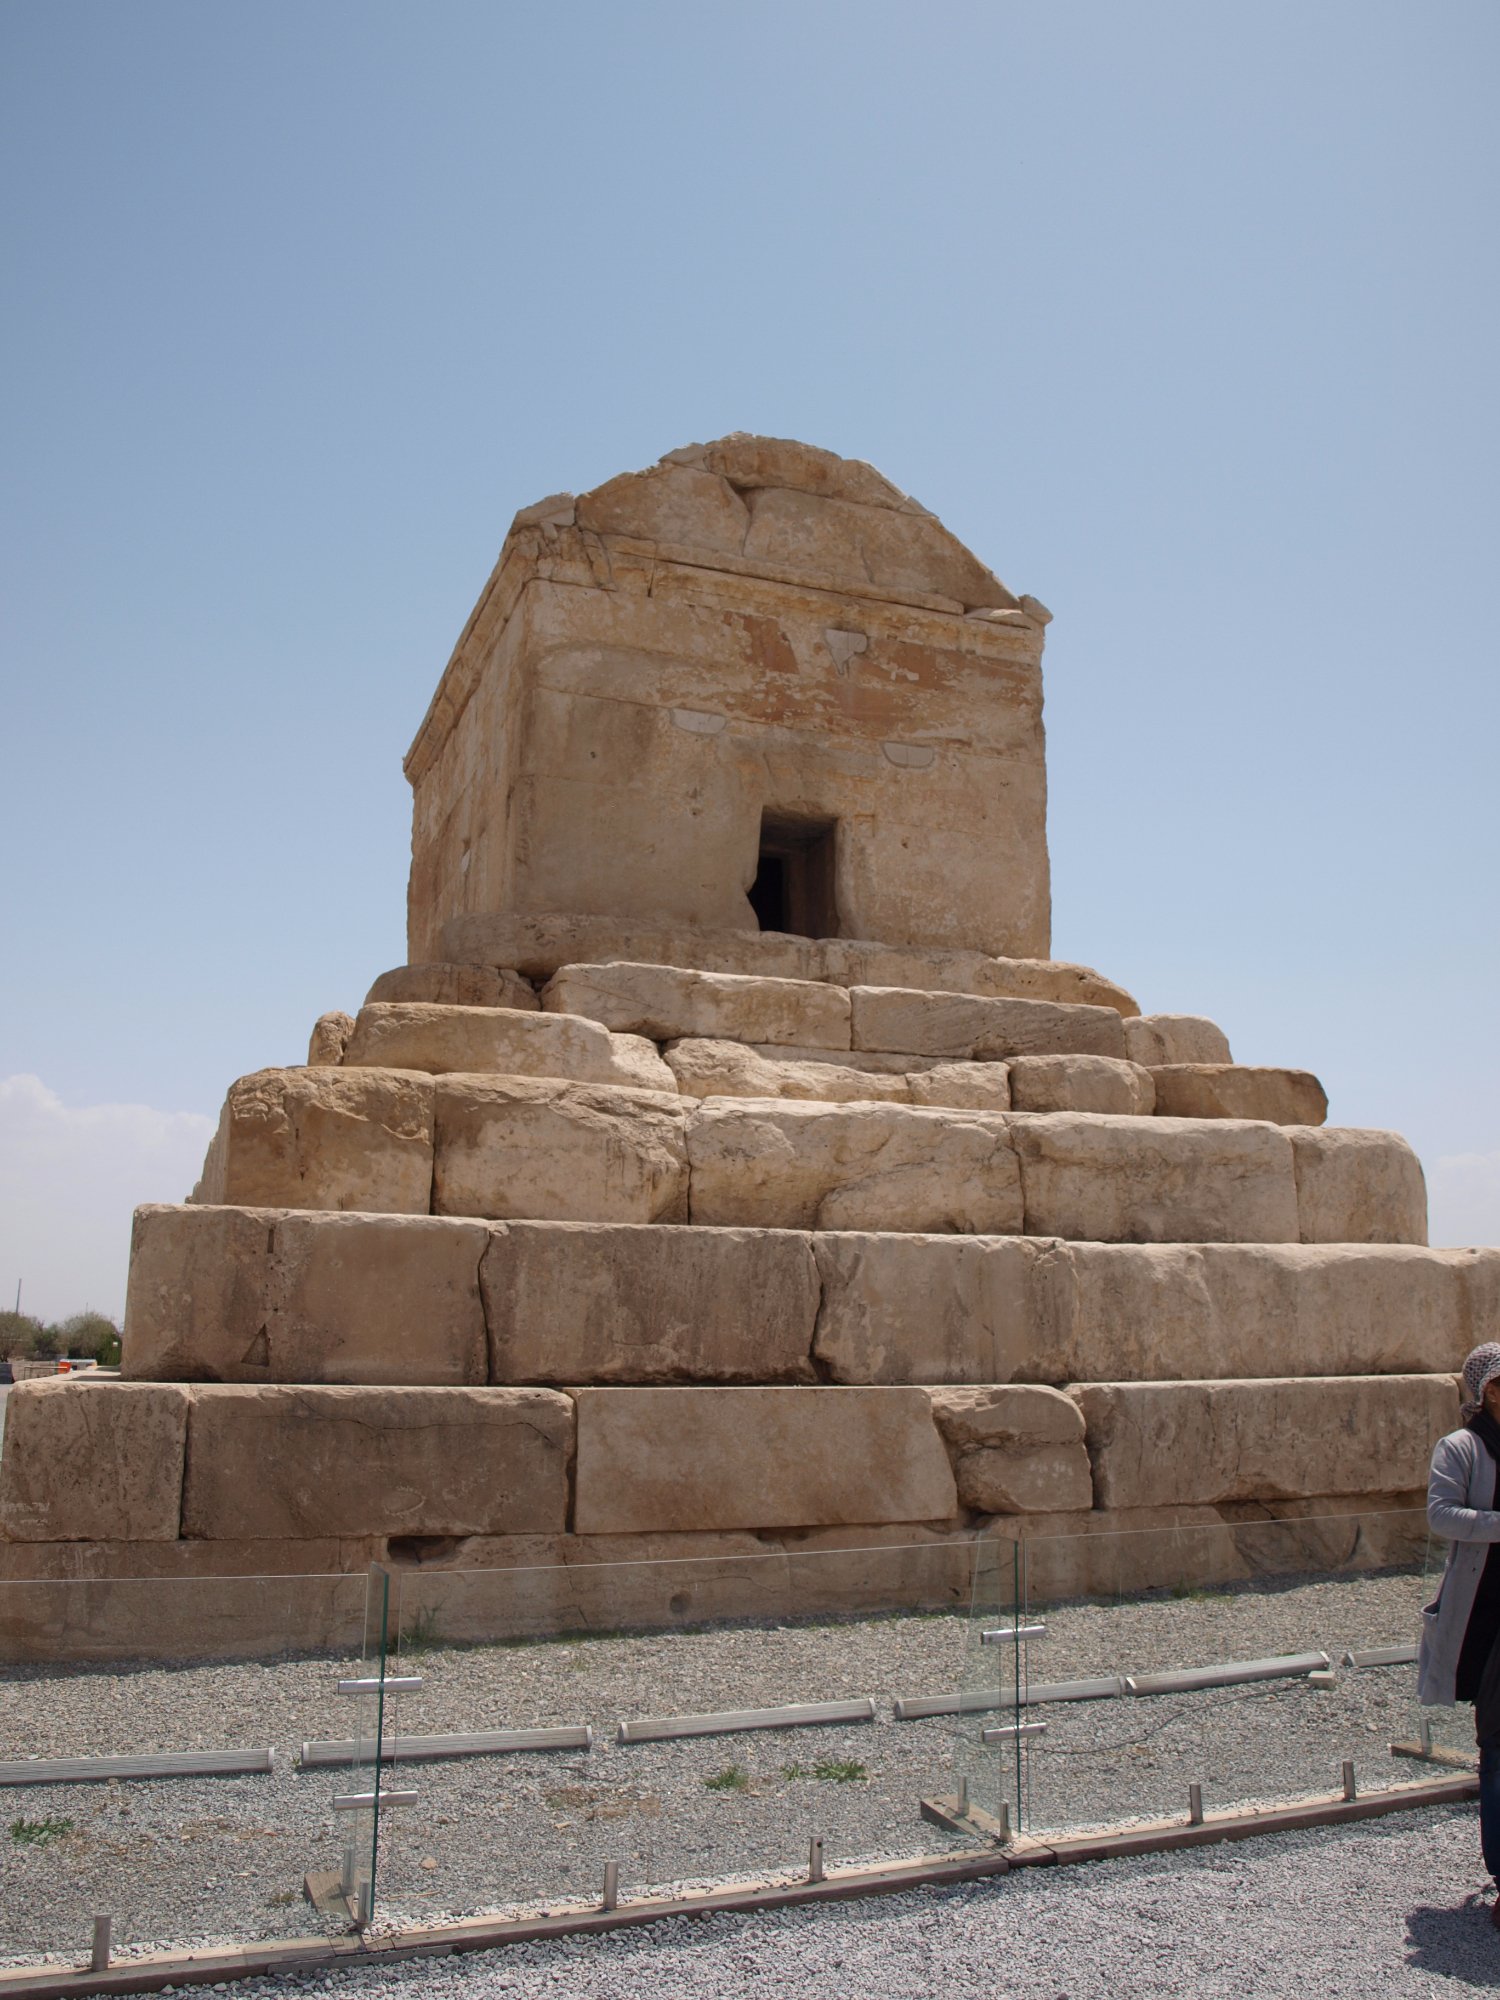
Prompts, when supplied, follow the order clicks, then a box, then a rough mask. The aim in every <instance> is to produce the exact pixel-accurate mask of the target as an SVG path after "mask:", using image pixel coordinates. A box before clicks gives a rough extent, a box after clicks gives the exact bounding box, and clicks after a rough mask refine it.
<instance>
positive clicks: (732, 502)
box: [575, 465, 750, 556]
mask: <svg viewBox="0 0 1500 2000" xmlns="http://www.w3.org/2000/svg"><path fill="white" fill-rule="evenodd" d="M575 518H576V520H577V523H578V526H579V527H580V528H587V529H589V530H590V531H591V532H592V533H594V534H599V535H628V536H632V537H635V538H637V539H639V540H641V541H651V542H668V543H672V544H675V545H676V546H678V547H680V548H692V549H706V550H718V551H719V552H720V553H721V554H724V555H732V556H737V555H738V554H739V553H740V551H741V549H742V547H743V546H744V541H745V535H746V532H747V530H748V529H749V526H750V515H749V511H748V509H747V508H746V506H745V503H744V501H743V500H742V499H741V498H740V496H739V495H738V494H737V493H736V492H735V490H734V488H733V487H732V486H731V485H730V484H729V482H728V480H727V479H720V478H718V477H717V476H716V475H715V474H714V473H711V472H705V471H704V470H703V469H702V468H701V467H699V466H691V465H655V466H652V467H651V468H650V469H649V470H648V471H645V472H626V473H622V474H621V475H620V477H619V478H618V479H611V480H610V481H608V483H607V484H606V485H604V486H600V487H596V488H595V490H594V491H593V492H592V493H585V494H583V495H581V496H580V498H579V501H578V507H577V513H576V517H575Z"/></svg>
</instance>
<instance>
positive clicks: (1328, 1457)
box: [1073, 1375, 1458, 1508]
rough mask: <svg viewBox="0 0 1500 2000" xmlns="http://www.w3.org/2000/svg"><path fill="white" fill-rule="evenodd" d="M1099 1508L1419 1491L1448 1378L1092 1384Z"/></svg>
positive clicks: (1451, 1407)
mask: <svg viewBox="0 0 1500 2000" xmlns="http://www.w3.org/2000/svg"><path fill="white" fill-rule="evenodd" d="M1073 1395H1074V1396H1075V1398H1076V1399H1077V1402H1078V1405H1079V1408H1080V1409H1081V1410H1082V1411H1083V1416H1084V1421H1085V1423H1086V1425H1087V1427H1088V1448H1089V1457H1090V1458H1091V1459H1092V1461H1093V1466H1094V1492H1095V1497H1096V1501H1097V1504H1098V1505H1099V1506H1100V1507H1106V1508H1116V1507H1155V1506H1162V1505H1165V1504H1167V1503H1168V1502H1175V1503H1178V1504H1181V1503H1184V1502H1190V1503H1191V1502H1202V1503H1206V1504H1211V1505H1216V1506H1222V1505H1225V1504H1227V1503H1229V1502H1232V1501H1241V1500H1272V1499H1299V1498H1302V1497H1304V1496H1308V1497H1310V1496H1313V1495H1327V1494H1361V1493H1368V1494H1374V1493H1390V1492H1410V1491H1412V1490H1413V1489H1416V1488H1419V1487H1421V1486H1423V1485H1425V1483H1426V1479H1427V1465H1428V1460H1429V1458H1430V1456H1431V1453H1432V1447H1433V1443H1434V1442H1435V1440H1436V1439H1438V1438H1439V1437H1441V1436H1442V1435H1443V1433H1444V1432H1445V1431H1448V1430H1451V1429H1452V1428H1453V1426H1454V1424H1455V1423H1456V1422H1457V1419H1458V1403H1457V1396H1456V1393H1455V1389H1454V1378H1453V1377H1452V1376H1451V1375H1365V1376H1348V1375H1340V1376H1304V1377H1301V1378H1299V1379H1296V1380H1291V1381H1275V1380H1267V1381H1225V1382H1090V1383H1082V1384H1080V1385H1079V1386H1078V1387H1076V1388H1075V1389H1074V1390H1073Z"/></svg>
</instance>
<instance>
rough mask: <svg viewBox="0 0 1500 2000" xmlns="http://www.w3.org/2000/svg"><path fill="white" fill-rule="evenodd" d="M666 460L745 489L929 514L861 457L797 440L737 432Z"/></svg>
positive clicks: (671, 454)
mask: <svg viewBox="0 0 1500 2000" xmlns="http://www.w3.org/2000/svg"><path fill="white" fill-rule="evenodd" d="M662 462H663V463H664V464H677V465H684V464H686V465H701V466H702V467H703V468H704V470H705V471H708V472H714V473H718V474H719V476H720V477H721V478H724V479H727V480H728V481H729V482H730V484H731V485H733V486H738V487H741V488H752V489H753V488H756V487H761V486H781V487H790V488H792V489H793V490H794V491H796V492H798V493H815V494H817V495H818V496H819V497H820V498H822V499H825V500H853V501H856V502H857V503H858V504H859V505H861V506H864V507H893V508H894V509H895V510H896V511H897V513H901V514H925V513H926V512H927V509H926V508H925V507H922V506H919V505H918V503H917V502H916V501H915V500H913V499H911V498H910V496H909V495H907V494H905V493H903V492H902V491H901V489H900V488H899V487H898V486H893V485H892V484H891V482H890V480H889V479H887V478H886V477H885V475H884V474H883V473H880V472H877V471H876V470H875V468H874V466H873V465H867V464H866V463H865V461H864V460H863V459H861V458H840V457H839V456H838V454H837V453H836V452H832V451H822V450H820V449H819V448H818V447H817V446H816V445H811V444H801V443H799V442H798V441H797V439H795V438H772V437H756V436H753V435H751V434H750V433H749V432H747V431H735V432H733V433H732V434H731V435H730V436H729V437H722V438H718V439H716V440H715V442H714V443H713V444H708V445H701V444H700V445H683V446H682V447H680V448H679V449H678V450H677V451H672V452H668V453H666V454H665V456H664V458H663V461H662Z"/></svg>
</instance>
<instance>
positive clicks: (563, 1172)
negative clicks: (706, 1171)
mask: <svg viewBox="0 0 1500 2000" xmlns="http://www.w3.org/2000/svg"><path fill="white" fill-rule="evenodd" d="M435 1091H436V1102H437V1117H436V1135H437V1136H436V1163H435V1167H434V1172H433V1189H432V1206H433V1212H434V1214H437V1215H475V1216H493V1217H497V1218H502V1219H503V1218H508V1217H514V1218H516V1219H518V1220H525V1219H533V1220H540V1221H546V1222H685V1221H686V1220H687V1216H688V1170H687V1143H686V1136H685V1129H684V1128H685V1123H686V1111H685V1109H684V1105H683V1101H682V1100H681V1099H680V1098H678V1097H676V1096H668V1095H667V1094H666V1092H664V1091H650V1090H626V1089H624V1088H621V1087H618V1086H614V1085H609V1084H587V1083H559V1082H554V1081H552V1080H550V1079H546V1078H541V1077H480V1076H462V1077H459V1076H452V1077H449V1076H445V1077H440V1078H438V1079H437V1081H436V1084H435Z"/></svg>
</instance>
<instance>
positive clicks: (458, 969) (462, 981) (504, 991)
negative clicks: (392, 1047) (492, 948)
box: [365, 964, 542, 1014]
mask: <svg viewBox="0 0 1500 2000" xmlns="http://www.w3.org/2000/svg"><path fill="white" fill-rule="evenodd" d="M381 1000H393V1001H401V1000H405V1001H422V1000H425V1001H426V1002H427V1003H428V1004H429V1005H430V1006H434V1007H518V1008H520V1009H521V1010H522V1011H523V1012H527V1013H533V1014H534V1013H535V1012H536V1010H537V1009H538V1008H539V1007H540V1006H541V1004H542V1003H541V1001H540V1000H538V998H537V996H536V989H535V988H534V987H533V986H532V984H531V981H530V980H529V979H523V978H522V976H521V974H520V973H519V972H513V971H512V970H511V969H510V968H509V967H508V966H493V965H444V964H433V965H398V966H395V967H393V968H392V970H391V971H389V972H382V973H381V975H380V977H379V978H378V979H377V980H376V981H375V984H374V985H373V986H372V987H371V988H370V990H369V992H368V993H367V994H366V995H365V1005H366V1006H367V1007H368V1006H370V1005H372V1004H373V1003H375V1002H376V1001H381Z"/></svg>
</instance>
